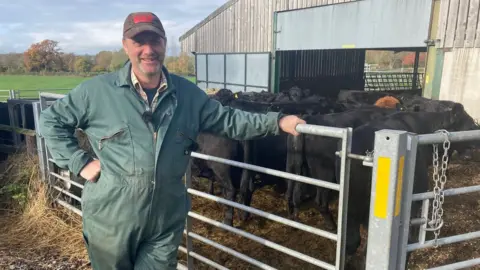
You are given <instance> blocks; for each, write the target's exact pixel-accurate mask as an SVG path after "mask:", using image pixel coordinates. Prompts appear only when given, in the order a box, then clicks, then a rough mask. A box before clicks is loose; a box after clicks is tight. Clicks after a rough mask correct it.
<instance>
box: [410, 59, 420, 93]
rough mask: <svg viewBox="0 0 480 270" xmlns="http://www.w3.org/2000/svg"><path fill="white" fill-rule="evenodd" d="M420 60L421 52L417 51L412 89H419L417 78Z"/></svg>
mask: <svg viewBox="0 0 480 270" xmlns="http://www.w3.org/2000/svg"><path fill="white" fill-rule="evenodd" d="M419 60H420V52H419V51H416V52H415V63H414V65H413V82H412V90H417V79H418V63H419Z"/></svg>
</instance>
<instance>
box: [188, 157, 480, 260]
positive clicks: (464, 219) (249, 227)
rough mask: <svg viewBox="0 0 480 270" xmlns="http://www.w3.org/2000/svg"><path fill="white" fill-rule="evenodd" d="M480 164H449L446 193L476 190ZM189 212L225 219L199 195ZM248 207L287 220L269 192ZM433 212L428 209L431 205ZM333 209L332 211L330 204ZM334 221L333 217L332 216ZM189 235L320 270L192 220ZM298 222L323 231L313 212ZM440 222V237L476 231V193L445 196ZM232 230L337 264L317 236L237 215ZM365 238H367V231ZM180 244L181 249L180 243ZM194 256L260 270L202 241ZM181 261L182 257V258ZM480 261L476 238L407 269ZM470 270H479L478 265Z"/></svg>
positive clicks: (418, 255) (479, 209) (424, 253)
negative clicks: (235, 229)
mask: <svg viewBox="0 0 480 270" xmlns="http://www.w3.org/2000/svg"><path fill="white" fill-rule="evenodd" d="M479 164H480V163H479V162H478V161H477V162H460V161H452V163H451V164H450V165H449V169H448V171H449V173H448V179H447V184H446V187H445V188H456V187H464V186H472V185H480V166H479ZM207 184H208V183H207V182H206V180H204V179H200V181H199V182H198V181H194V188H195V189H200V190H202V191H204V192H208V185H207ZM215 192H216V195H217V196H221V195H220V194H221V190H220V189H216V191H215ZM193 198H194V199H193V211H194V212H196V213H199V214H201V215H204V216H206V217H208V218H211V219H214V220H216V221H222V219H223V207H222V205H221V204H220V203H215V202H212V201H210V200H207V199H203V198H200V197H197V196H194V197H193ZM252 206H253V207H255V208H258V209H261V210H264V211H268V212H270V213H273V214H276V215H279V216H282V217H286V204H285V201H284V199H283V197H282V196H281V195H279V194H277V193H275V192H274V191H273V189H272V188H264V189H262V190H258V191H257V192H256V193H255V195H254V199H253V203H252ZM430 209H431V204H430ZM332 210H335V211H337V210H336V207H335V205H333V207H332ZM335 218H336V215H335ZM192 220H193V221H192V224H193V232H194V233H197V234H199V235H201V236H203V237H206V238H208V239H211V240H214V241H216V242H219V243H220V244H222V245H224V246H226V247H229V248H232V249H234V250H236V251H238V252H241V253H244V254H245V255H247V256H250V257H252V258H254V259H256V260H258V261H261V262H263V263H266V264H269V265H272V266H273V267H275V268H278V269H319V268H318V267H315V266H313V265H310V264H307V263H305V262H303V261H301V260H299V259H296V258H294V257H292V256H289V255H285V254H284V253H281V252H278V251H276V250H274V249H272V248H269V247H265V246H262V245H260V244H258V243H256V242H254V241H251V240H249V239H246V238H244V237H241V236H238V235H234V234H232V233H229V232H225V231H224V230H222V229H219V228H216V227H214V226H211V225H208V224H205V223H203V222H201V221H198V220H196V219H192ZM300 220H301V222H302V223H304V224H307V225H311V226H315V227H317V228H324V227H323V226H324V224H323V220H322V218H321V217H320V216H319V215H318V214H317V212H316V211H315V210H314V209H310V210H307V211H304V212H302V213H301V215H300ZM444 222H445V225H444V227H443V228H442V230H441V233H440V238H442V237H447V236H452V235H456V234H463V233H467V232H474V231H479V230H480V194H478V193H471V194H464V195H460V196H453V197H446V198H445V203H444ZM234 226H235V227H237V228H239V229H242V230H245V231H247V232H249V233H252V234H254V235H256V236H260V237H262V238H266V239H268V240H270V241H273V242H275V243H277V244H280V245H283V246H286V247H288V248H290V249H293V250H295V251H299V252H302V253H305V254H307V255H309V256H311V257H313V258H316V259H320V260H323V261H326V262H328V263H330V264H334V263H335V252H336V250H335V248H336V244H335V242H333V241H331V240H327V239H325V238H322V237H320V236H315V235H312V234H309V233H306V232H303V231H300V230H297V229H293V228H290V227H288V226H284V225H281V224H279V223H275V222H272V221H270V220H268V219H265V218H262V217H259V216H255V215H252V217H251V220H250V221H248V222H247V223H245V224H243V223H242V222H241V221H240V220H239V219H238V216H236V217H235V221H234ZM362 232H363V237H365V236H366V232H365V230H363V231H362ZM432 237H433V234H431V233H428V234H427V240H429V239H433V238H432ZM364 244H365V238H363V242H362V246H361V250H363V248H364ZM183 245H184V244H183ZM193 246H194V251H195V252H196V253H198V254H200V255H202V256H205V257H207V258H209V259H211V260H213V261H214V262H217V263H219V264H221V265H224V266H226V267H227V268H230V269H258V268H257V267H255V266H251V265H249V264H246V263H244V262H243V261H242V260H240V259H237V258H234V257H233V256H231V255H229V254H227V253H225V252H222V251H219V250H217V249H214V248H212V247H210V246H207V245H205V244H203V243H201V242H200V241H197V240H195V239H194V240H193ZM180 257H181V259H182V260H183V261H184V260H185V258H186V257H185V255H183V254H182V255H181V256H180ZM479 257H480V239H477V240H471V241H468V242H463V243H456V244H450V245H448V246H443V247H438V248H429V249H424V250H418V251H414V252H413V253H412V255H411V260H410V262H409V265H408V269H425V268H430V267H436V266H442V265H445V264H450V263H454V262H458V261H463V260H469V259H473V258H479ZM194 261H195V265H196V269H213V268H211V267H210V268H209V267H208V266H207V265H206V264H204V263H202V262H199V261H198V260H194ZM469 269H480V266H478V267H476V268H469Z"/></svg>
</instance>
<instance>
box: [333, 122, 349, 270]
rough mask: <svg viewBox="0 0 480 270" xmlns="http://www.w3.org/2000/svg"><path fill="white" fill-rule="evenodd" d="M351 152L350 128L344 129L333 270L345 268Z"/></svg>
mask: <svg viewBox="0 0 480 270" xmlns="http://www.w3.org/2000/svg"><path fill="white" fill-rule="evenodd" d="M351 150H352V128H346V129H345V130H344V132H343V137H342V153H341V167H340V193H339V198H338V202H339V204H338V222H337V224H338V233H337V255H336V261H335V269H337V270H341V269H344V267H345V246H346V235H347V214H348V191H349V181H350V158H348V154H350V152H351Z"/></svg>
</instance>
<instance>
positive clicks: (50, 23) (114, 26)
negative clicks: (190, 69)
mask: <svg viewBox="0 0 480 270" xmlns="http://www.w3.org/2000/svg"><path fill="white" fill-rule="evenodd" d="M93 1H94V0H69V1H63V0H22V1H21V4H20V3H17V2H14V3H12V2H10V3H1V4H0V10H2V16H0V53H8V52H23V51H25V50H27V49H28V47H29V46H30V45H31V44H32V43H35V42H39V41H42V40H44V39H52V40H55V41H58V42H59V47H60V48H61V49H62V51H64V52H74V53H78V54H85V53H89V54H95V53H97V52H99V51H100V50H117V49H119V48H121V46H122V45H121V38H122V28H123V21H124V19H125V17H126V16H127V15H128V14H129V13H130V12H133V11H148V10H152V11H153V12H154V13H155V14H157V15H158V16H159V17H160V19H161V20H162V23H163V24H164V28H165V30H166V32H167V38H168V42H169V44H168V45H169V47H172V46H179V43H178V38H179V37H180V36H181V35H183V34H184V33H185V32H186V31H187V30H189V29H190V28H191V27H193V26H195V25H196V24H197V23H199V22H200V21H201V20H203V19H204V18H205V17H206V16H208V15H209V14H210V13H211V12H213V11H214V10H215V9H216V8H218V7H220V6H221V5H223V4H224V3H225V2H226V1H227V0H204V1H198V0H175V1H170V0H138V1H137V2H136V3H128V4H127V3H121V2H119V1H116V0H115V1H114V0H104V1H95V3H93ZM152 7H153V9H152Z"/></svg>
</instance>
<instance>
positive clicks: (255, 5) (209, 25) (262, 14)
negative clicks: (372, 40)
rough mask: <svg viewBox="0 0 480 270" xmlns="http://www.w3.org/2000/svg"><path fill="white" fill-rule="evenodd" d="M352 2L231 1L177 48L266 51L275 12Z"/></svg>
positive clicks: (184, 38) (268, 49)
mask: <svg viewBox="0 0 480 270" xmlns="http://www.w3.org/2000/svg"><path fill="white" fill-rule="evenodd" d="M353 1H356V0H231V1H230V2H228V3H227V4H225V5H224V6H222V7H221V9H222V11H221V12H219V13H218V14H216V15H215V16H212V15H211V18H210V19H209V20H208V21H206V22H205V23H201V24H199V25H198V26H196V27H194V28H193V29H192V30H190V31H189V32H187V33H186V34H185V35H184V36H183V37H182V38H181V41H180V43H181V49H182V52H187V53H190V52H192V51H196V52H198V53H215V52H222V53H224V52H269V51H271V48H272V27H273V13H274V12H275V11H284V10H292V9H298V8H307V7H315V6H323V5H331V4H338V3H345V2H353ZM213 14H215V12H214V13H213ZM209 17H210V16H209Z"/></svg>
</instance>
